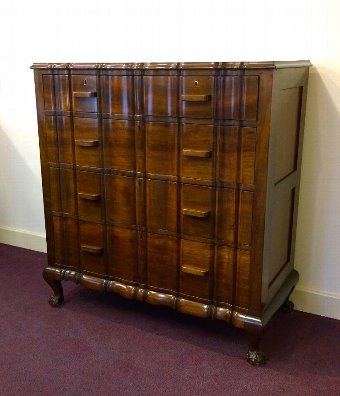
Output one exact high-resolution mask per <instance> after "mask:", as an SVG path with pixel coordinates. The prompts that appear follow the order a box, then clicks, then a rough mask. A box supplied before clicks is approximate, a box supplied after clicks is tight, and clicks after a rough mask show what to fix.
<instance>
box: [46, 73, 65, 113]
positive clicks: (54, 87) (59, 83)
mask: <svg viewBox="0 0 340 396" xmlns="http://www.w3.org/2000/svg"><path fill="white" fill-rule="evenodd" d="M42 78H43V87H44V108H45V110H56V111H69V110H70V109H71V104H70V97H69V77H68V76H67V75H62V74H55V75H51V74H44V75H43V77H42Z"/></svg>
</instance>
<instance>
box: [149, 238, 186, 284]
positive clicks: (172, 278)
mask: <svg viewBox="0 0 340 396" xmlns="http://www.w3.org/2000/svg"><path fill="white" fill-rule="evenodd" d="M177 246H178V239H177V238H175V237H171V236H166V235H156V234H148V239H147V257H148V263H147V280H148V285H149V286H150V287H151V288H152V289H155V290H160V291H167V290H168V291H177V252H178V249H177Z"/></svg>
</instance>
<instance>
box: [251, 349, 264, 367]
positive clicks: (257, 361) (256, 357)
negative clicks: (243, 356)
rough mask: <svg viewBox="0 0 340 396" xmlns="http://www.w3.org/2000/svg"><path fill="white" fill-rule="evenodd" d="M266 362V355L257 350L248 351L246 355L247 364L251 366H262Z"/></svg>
mask: <svg viewBox="0 0 340 396" xmlns="http://www.w3.org/2000/svg"><path fill="white" fill-rule="evenodd" d="M266 361H267V357H266V355H265V354H264V353H263V352H262V351H260V350H258V349H255V350H253V351H251V350H249V351H248V353H247V362H248V363H250V364H252V365H253V366H262V365H263V364H265V363H266Z"/></svg>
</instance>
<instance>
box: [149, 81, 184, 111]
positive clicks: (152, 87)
mask: <svg viewBox="0 0 340 396" xmlns="http://www.w3.org/2000/svg"><path fill="white" fill-rule="evenodd" d="M143 85H144V114H145V115H152V116H168V117H176V116H177V77H176V76H166V75H165V76H144V77H143Z"/></svg>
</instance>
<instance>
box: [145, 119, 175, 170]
mask: <svg viewBox="0 0 340 396" xmlns="http://www.w3.org/2000/svg"><path fill="white" fill-rule="evenodd" d="M145 131H146V171H147V172H148V173H150V174H158V175H172V176H176V175H177V124H175V123H164V122H147V123H146V124H145Z"/></svg>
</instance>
